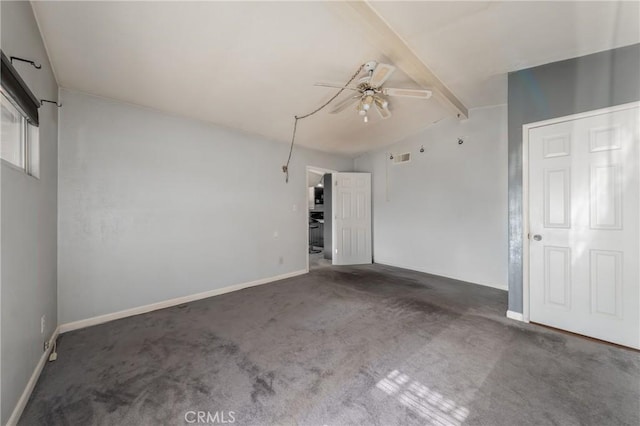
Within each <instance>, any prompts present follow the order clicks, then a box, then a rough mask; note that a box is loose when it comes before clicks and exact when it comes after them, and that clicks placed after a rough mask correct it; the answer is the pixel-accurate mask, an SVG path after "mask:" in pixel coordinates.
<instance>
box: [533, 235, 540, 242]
mask: <svg viewBox="0 0 640 426" xmlns="http://www.w3.org/2000/svg"><path fill="white" fill-rule="evenodd" d="M533 239H534V240H536V241H540V240H541V239H542V235H540V234H536V235H534V236H533Z"/></svg>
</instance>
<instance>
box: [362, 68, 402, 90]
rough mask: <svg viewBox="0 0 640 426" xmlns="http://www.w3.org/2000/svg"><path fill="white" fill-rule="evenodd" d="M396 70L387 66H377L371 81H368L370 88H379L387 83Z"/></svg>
mask: <svg viewBox="0 0 640 426" xmlns="http://www.w3.org/2000/svg"><path fill="white" fill-rule="evenodd" d="M395 70H396V67H394V66H393V65H389V64H378V65H377V66H376V69H375V70H373V74H372V75H371V80H369V85H370V86H371V87H380V86H382V84H383V83H384V82H385V81H387V79H388V78H389V77H391V74H393V72H394V71H395Z"/></svg>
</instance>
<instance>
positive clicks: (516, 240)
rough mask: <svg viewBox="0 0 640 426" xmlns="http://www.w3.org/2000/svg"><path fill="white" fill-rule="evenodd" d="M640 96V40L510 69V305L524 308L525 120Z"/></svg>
mask: <svg viewBox="0 0 640 426" xmlns="http://www.w3.org/2000/svg"><path fill="white" fill-rule="evenodd" d="M639 99H640V45H639V44H635V45H632V46H627V47H623V48H619V49H614V50H609V51H606V52H600V53H596V54H593V55H588V56H583V57H580V58H574V59H570V60H566V61H561V62H554V63H551V64H546V65H542V66H539V67H535V68H529V69H525V70H521V71H518V72H514V73H510V74H509V310H511V311H514V312H522V244H523V239H522V236H523V224H522V125H523V124H526V123H532V122H536V121H541V120H547V119H550V118H555V117H563V116H566V115H571V114H576V113H580V112H585V111H591V110H595V109H599V108H606V107H609V106H613V105H620V104H624V103H628V102H633V101H637V100H639Z"/></svg>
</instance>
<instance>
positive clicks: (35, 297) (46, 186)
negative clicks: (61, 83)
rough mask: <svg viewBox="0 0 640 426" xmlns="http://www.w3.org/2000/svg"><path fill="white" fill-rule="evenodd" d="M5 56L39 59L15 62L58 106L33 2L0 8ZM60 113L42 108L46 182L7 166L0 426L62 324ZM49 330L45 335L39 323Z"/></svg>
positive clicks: (4, 168) (4, 173)
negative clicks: (59, 303)
mask: <svg viewBox="0 0 640 426" xmlns="http://www.w3.org/2000/svg"><path fill="white" fill-rule="evenodd" d="M0 10H1V14H2V38H1V46H2V50H3V51H4V52H5V54H6V55H7V56H11V55H14V56H20V57H24V58H30V59H34V60H35V61H37V62H39V63H41V64H42V69H41V70H36V69H35V68H33V67H31V66H30V65H27V64H18V63H16V64H15V66H16V69H17V70H18V72H19V73H20V75H21V76H22V77H23V79H24V80H25V82H26V83H27V84H28V85H29V87H30V88H31V90H32V91H33V93H34V94H35V95H36V96H37V97H39V98H44V99H54V100H55V99H56V98H57V94H58V87H57V84H56V81H55V79H54V76H53V73H52V71H51V66H50V65H49V61H48V59H47V54H46V52H45V49H44V45H43V43H42V39H41V37H40V32H39V30H38V26H37V25H36V21H35V19H34V16H33V12H32V10H31V4H30V3H29V2H6V1H2V2H0ZM57 114H58V111H57V108H55V107H53V106H44V107H42V108H40V179H39V180H38V179H35V178H32V177H30V176H27V175H26V174H24V173H23V172H21V171H19V170H16V169H14V168H12V167H11V166H9V165H7V164H6V163H4V162H3V163H2V165H1V166H0V167H1V170H0V175H1V177H0V187H1V199H2V201H1V206H2V207H1V208H2V210H1V228H2V231H1V232H0V233H1V238H2V241H1V245H2V254H1V256H0V257H1V262H2V273H1V277H2V285H1V289H0V293H1V300H2V302H1V303H2V311H1V312H2V313H1V318H0V321H1V323H2V325H1V331H0V333H1V335H0V341H1V342H2V343H1V346H2V367H1V368H2V371H1V377H2V379H1V384H0V386H1V393H2V409H1V414H0V418H1V420H0V423H2V424H5V422H6V421H7V420H8V418H9V416H10V415H11V412H12V411H13V409H14V407H15V405H16V402H17V400H18V398H19V397H20V395H21V394H22V392H23V390H24V388H25V385H26V384H27V381H28V380H29V377H30V376H31V374H32V373H33V370H34V368H35V367H36V364H37V363H38V360H39V358H40V357H41V356H42V352H43V344H44V341H45V340H46V339H48V338H49V337H50V336H51V334H52V333H53V331H54V329H55V327H56V325H57V317H56V315H57V310H56V309H57V308H56V229H57V224H56V222H57V214H56V212H57V180H58V177H57V164H58V161H57V157H58V150H57V143H58V142H57V141H58V127H57ZM42 315H45V316H46V328H45V332H44V333H40V317H41V316H42Z"/></svg>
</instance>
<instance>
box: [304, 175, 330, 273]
mask: <svg viewBox="0 0 640 426" xmlns="http://www.w3.org/2000/svg"><path fill="white" fill-rule="evenodd" d="M309 172H318V173H324V174H327V173H338V171H337V170H331V169H325V168H324V167H317V166H310V165H307V166H306V167H305V169H304V182H305V185H304V201H305V204H304V211H305V215H304V220H305V224H304V227H305V229H306V232H305V234H306V237H305V241H306V245H305V247H304V253H306V254H307V255H306V258H307V266H306V268H305V271H307V272H309ZM325 214H326V212H325Z"/></svg>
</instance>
